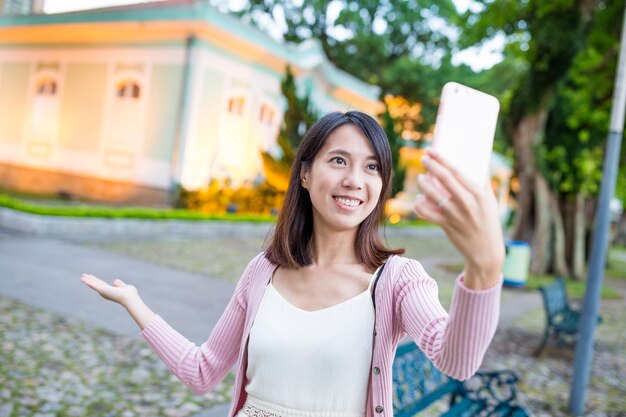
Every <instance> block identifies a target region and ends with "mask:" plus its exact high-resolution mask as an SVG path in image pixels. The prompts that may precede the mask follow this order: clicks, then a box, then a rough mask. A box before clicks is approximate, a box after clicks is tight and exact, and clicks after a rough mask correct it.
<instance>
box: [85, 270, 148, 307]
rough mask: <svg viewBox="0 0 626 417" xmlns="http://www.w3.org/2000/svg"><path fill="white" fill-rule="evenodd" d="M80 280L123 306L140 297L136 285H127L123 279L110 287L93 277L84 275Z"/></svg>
mask: <svg viewBox="0 0 626 417" xmlns="http://www.w3.org/2000/svg"><path fill="white" fill-rule="evenodd" d="M80 280H81V281H82V282H83V283H84V284H85V285H87V286H88V287H90V288H92V289H93V290H95V291H96V292H97V293H98V294H100V295H101V296H102V297H103V298H105V299H107V300H110V301H114V302H116V303H119V304H121V305H125V303H126V302H127V301H128V300H130V299H131V298H132V297H136V296H137V295H138V292H137V288H135V286H134V285H128V284H125V283H124V281H122V280H121V279H116V280H114V281H113V285H110V284H108V283H107V282H105V281H103V280H101V279H100V278H97V277H95V276H93V275H89V274H83V276H82V277H81V278H80Z"/></svg>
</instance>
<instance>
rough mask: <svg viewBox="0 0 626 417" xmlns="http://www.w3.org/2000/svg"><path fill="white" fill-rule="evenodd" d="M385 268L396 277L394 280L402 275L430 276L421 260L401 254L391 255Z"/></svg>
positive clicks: (414, 276) (409, 276) (413, 276)
mask: <svg viewBox="0 0 626 417" xmlns="http://www.w3.org/2000/svg"><path fill="white" fill-rule="evenodd" d="M385 269H386V270H387V273H388V274H389V275H391V276H392V277H393V278H394V281H395V280H397V279H400V278H402V277H408V278H411V277H412V278H423V277H424V276H428V274H427V273H426V271H425V270H424V267H423V266H422V264H421V263H420V262H419V261H417V260H415V259H411V258H407V257H405V256H399V255H392V256H390V257H389V258H388V259H387V261H386V262H385Z"/></svg>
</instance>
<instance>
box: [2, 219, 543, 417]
mask: <svg viewBox="0 0 626 417" xmlns="http://www.w3.org/2000/svg"><path fill="white" fill-rule="evenodd" d="M427 263H428V262H425V266H426V264H427ZM83 272H88V273H92V274H93V275H96V276H99V277H101V278H103V279H106V280H108V281H109V282H110V281H112V280H113V279H114V278H121V279H124V280H125V281H127V282H128V283H132V284H133V285H136V286H137V287H138V288H139V290H140V293H141V296H142V298H143V299H144V300H145V301H146V303H147V304H148V305H149V306H150V307H151V308H152V309H153V310H154V311H155V312H157V313H158V314H160V315H162V316H163V317H164V318H165V319H166V320H167V321H168V322H169V323H170V324H171V325H172V326H173V327H174V328H176V329H177V330H179V331H180V332H181V333H182V334H184V335H185V336H186V337H187V338H189V339H190V340H191V341H193V342H195V343H197V344H200V343H202V342H203V341H204V340H206V338H207V336H208V335H209V333H210V331H211V329H212V328H213V326H214V325H215V323H216V322H217V320H218V319H219V317H220V315H221V313H222V312H223V310H224V308H225V307H226V305H227V303H228V301H229V299H230V297H231V295H232V292H233V289H234V284H232V283H229V282H226V281H222V280H217V279H212V278H209V277H206V276H200V275H197V274H191V273H187V272H184V271H181V270H177V269H172V268H166V267H162V266H155V265H153V264H150V263H147V262H142V261H138V260H134V259H130V258H127V257H124V256H120V255H116V254H113V253H110V252H105V251H103V250H100V249H95V248H89V247H85V246H82V245H78V244H73V243H70V242H67V241H62V240H57V239H52V238H46V237H35V236H29V235H24V234H21V233H16V232H10V231H7V230H3V229H0V293H2V294H5V295H7V296H10V297H13V298H16V299H18V300H20V301H23V302H25V303H27V304H30V305H34V306H38V307H42V308H44V309H47V310H49V311H52V312H56V313H59V314H62V315H65V316H68V317H72V318H77V319H80V320H83V321H84V322H86V323H87V324H88V325H90V326H93V327H100V328H104V329H107V330H110V331H112V332H115V333H119V334H124V335H128V336H135V337H138V336H139V329H138V327H137V325H136V324H135V323H134V322H133V321H132V319H131V318H130V317H129V316H128V314H127V313H126V312H125V311H124V310H123V309H122V308H121V307H120V306H119V305H117V304H114V303H111V302H108V301H106V300H104V299H102V298H100V297H99V296H98V295H97V294H96V293H95V292H94V291H92V290H91V289H89V288H87V287H86V286H85V285H84V284H82V283H81V282H80V281H79V278H80V276H81V274H82V273H83ZM173 282H174V283H176V284H175V285H172V283H173ZM507 291H513V293H510V294H508V297H506V302H505V303H503V306H502V316H501V320H500V325H501V326H506V325H507V324H508V323H510V322H511V321H512V320H515V318H516V317H518V316H519V315H522V314H524V313H526V312H528V311H530V310H532V309H534V308H537V307H539V306H540V303H541V300H540V298H539V295H538V293H537V292H533V293H529V292H521V291H518V290H507ZM198 323H202V324H203V325H202V326H199V325H198ZM227 411H228V404H222V405H219V406H216V407H213V408H212V409H210V410H207V411H203V412H202V413H200V414H197V415H196V416H195V417H218V416H224V415H226V413H227Z"/></svg>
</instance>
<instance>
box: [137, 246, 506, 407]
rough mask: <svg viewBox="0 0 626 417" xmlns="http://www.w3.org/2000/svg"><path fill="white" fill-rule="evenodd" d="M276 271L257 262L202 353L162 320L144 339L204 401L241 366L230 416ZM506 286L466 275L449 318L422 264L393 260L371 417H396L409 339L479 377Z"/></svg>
mask: <svg viewBox="0 0 626 417" xmlns="http://www.w3.org/2000/svg"><path fill="white" fill-rule="evenodd" d="M276 267H277V266H276V265H274V264H272V263H271V262H270V261H269V260H268V259H267V258H266V257H265V255H264V253H260V254H259V255H257V256H256V257H255V258H254V259H253V260H252V261H250V263H249V264H248V266H247V267H246V269H245V271H244V273H243V275H242V277H241V279H240V280H239V283H238V284H237V286H236V288H235V292H234V294H233V297H232V298H231V300H230V302H229V303H228V306H227V307H226V310H225V311H224V313H223V314H222V317H221V318H220V320H219V321H218V323H217V325H216V326H215V328H214V329H213V331H212V332H211V335H210V336H209V338H208V340H207V341H206V342H204V343H203V344H202V345H201V346H199V347H198V346H196V345H195V344H194V343H192V342H190V341H189V340H187V339H186V338H185V337H184V336H182V335H180V334H179V333H178V332H177V331H176V330H174V329H173V328H172V327H170V326H169V325H168V324H167V323H166V322H165V321H164V320H163V319H162V318H161V317H160V316H158V315H157V316H156V317H155V318H154V319H153V320H151V321H150V323H149V324H148V325H147V326H146V328H145V329H144V330H143V331H142V332H141V335H142V336H143V337H144V338H145V339H146V340H147V341H148V343H149V344H150V345H151V346H152V349H153V350H154V351H155V352H156V353H157V355H158V356H159V357H160V358H161V359H162V360H163V362H165V364H166V365H167V366H168V368H169V369H170V370H171V371H172V372H173V373H174V374H175V375H176V376H177V377H178V378H179V379H180V380H181V381H182V382H184V383H185V384H186V385H187V386H188V387H189V388H191V389H192V390H193V391H194V392H196V393H198V394H203V393H206V392H208V391H210V390H211V389H212V388H213V387H215V386H216V385H217V384H218V383H219V382H220V381H222V379H223V378H224V376H225V375H226V374H227V373H228V371H229V370H230V369H231V368H232V366H233V365H234V364H235V361H237V363H238V364H239V365H238V368H237V375H236V380H235V386H234V391H233V398H232V403H231V407H230V412H229V414H228V416H229V417H233V416H235V415H236V414H237V412H238V411H239V410H240V409H241V408H242V407H243V404H244V402H245V400H246V392H245V386H246V382H247V380H246V368H247V358H248V355H247V347H248V335H249V334H250V328H251V327H252V323H253V321H254V317H255V315H256V312H257V309H258V307H259V304H260V302H261V298H262V296H263V293H264V290H265V287H266V285H267V284H268V283H269V281H270V278H271V276H272V274H273V272H274V270H275V269H276ZM501 283H502V278H500V282H499V283H498V284H497V285H495V286H493V287H492V288H489V289H486V290H481V291H474V290H470V289H469V288H467V287H466V286H465V285H463V277H462V276H460V277H459V278H458V279H457V281H456V287H455V293H454V296H453V300H452V305H451V308H450V315H448V313H446V311H445V310H444V308H443V307H442V306H441V303H440V302H439V299H438V289H437V284H436V282H435V280H433V279H432V278H431V277H430V276H428V274H427V273H426V272H425V271H424V269H423V268H422V266H421V264H420V263H419V262H417V261H414V260H411V259H407V258H404V257H400V256H391V257H390V258H389V259H388V260H387V263H386V265H385V268H384V269H383V272H382V274H381V276H380V279H379V281H378V285H377V286H376V293H375V300H376V309H375V310H376V315H375V317H376V318H375V326H374V334H373V354H372V365H371V372H370V379H369V384H368V393H367V406H366V417H382V416H388V417H391V416H392V415H393V406H392V379H391V369H392V363H393V359H394V354H395V350H396V346H397V345H398V342H399V341H400V340H401V339H402V338H403V337H404V336H405V334H408V336H409V337H410V338H411V339H413V340H414V341H415V342H416V343H417V344H418V345H419V347H420V348H421V349H422V350H423V351H424V352H425V353H426V356H427V357H428V358H429V359H430V360H431V361H432V362H433V363H434V364H435V365H436V366H437V368H439V369H440V370H441V371H442V372H444V373H446V374H447V375H450V376H452V377H454V378H456V379H460V380H464V379H467V378H469V377H470V376H472V375H473V374H474V373H475V372H476V371H477V370H478V367H479V366H480V363H481V361H482V358H483V356H484V354H485V351H486V350H487V347H488V346H489V343H490V342H491V339H492V338H493V335H494V333H495V330H496V326H497V322H498V316H499V309H500V291H501Z"/></svg>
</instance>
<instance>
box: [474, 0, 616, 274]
mask: <svg viewBox="0 0 626 417" xmlns="http://www.w3.org/2000/svg"><path fill="white" fill-rule="evenodd" d="M480 3H481V4H482V6H483V8H482V10H481V11H479V12H475V13H468V15H467V16H466V18H467V22H468V28H469V30H468V31H467V32H466V35H468V36H467V37H466V42H468V43H472V42H478V41H480V40H482V39H485V38H488V37H491V36H493V35H495V34H496V33H504V34H505V35H506V36H507V39H508V46H507V53H508V54H509V55H512V56H516V57H518V58H520V59H523V60H524V61H525V62H526V63H527V68H528V70H527V72H526V73H525V74H524V75H523V76H522V77H521V78H520V79H519V82H518V83H517V85H516V87H515V88H514V89H513V94H512V97H513V98H514V99H513V100H511V102H510V106H509V109H508V112H507V115H506V116H507V117H506V119H505V120H506V123H505V133H506V134H507V135H508V136H509V137H510V138H511V140H512V143H513V146H514V149H515V156H516V172H517V175H518V178H519V181H520V191H519V193H518V196H517V197H518V210H517V215H516V222H515V231H514V237H515V238H517V239H521V240H526V241H529V242H532V248H533V253H534V256H533V261H532V265H531V269H532V270H533V271H534V272H545V271H548V270H552V271H553V272H555V273H558V274H563V275H565V274H568V273H569V272H570V270H572V269H573V270H574V271H577V274H578V271H580V266H579V265H578V266H576V267H574V268H572V267H573V266H574V265H573V263H572V262H573V261H572V259H573V258H572V257H570V259H569V262H568V259H567V257H566V256H565V254H566V252H567V251H566V241H567V240H566V223H567V222H569V216H570V215H566V216H565V217H566V218H565V220H564V212H565V210H564V207H563V206H562V195H561V193H562V192H564V191H567V190H566V189H562V188H561V187H574V186H576V187H578V186H579V185H581V184H582V183H581V182H580V181H579V182H576V181H574V179H575V177H577V178H579V179H580V178H582V176H584V180H585V181H586V182H585V184H587V185H588V187H587V188H589V187H591V188H590V189H588V190H586V191H585V192H588V191H591V190H592V189H593V186H592V185H591V184H593V183H594V181H596V182H597V176H596V175H595V174H594V173H596V172H597V169H598V167H599V166H600V165H599V164H598V163H597V162H598V161H599V151H598V147H597V144H595V143H593V142H590V141H589V139H590V137H589V132H588V131H587V132H586V133H585V132H584V131H583V130H580V129H579V127H580V126H575V123H574V124H571V122H572V121H573V120H577V117H576V116H573V117H572V113H571V112H572V111H574V110H575V109H580V108H581V107H580V106H581V105H582V106H583V107H584V106H585V105H586V106H588V107H587V109H594V107H593V106H596V105H597V102H598V101H597V99H594V100H591V101H589V100H587V101H584V100H583V97H580V96H579V97H576V94H573V93H574V91H575V90H576V89H578V88H579V87H580V82H579V81H580V78H581V77H583V78H585V77H587V78H591V77H594V76H597V74H595V73H585V71H586V70H585V69H584V68H585V64H584V63H585V62H587V65H588V61H589V58H591V57H592V56H593V54H592V50H593V48H594V47H593V45H594V36H596V37H597V36H598V34H599V33H600V32H601V31H605V32H606V33H607V34H609V35H610V36H617V34H619V27H618V28H617V29H609V28H607V27H603V26H602V24H601V23H599V21H600V20H601V19H602V18H601V16H606V12H605V11H606V10H607V9H608V8H613V9H614V6H615V4H609V2H604V1H598V0H577V1H576V0H559V1H554V2H543V1H539V0H529V1H526V2H515V1H510V0H495V1H481V2H480ZM609 6H610V7H609ZM617 7H619V5H618V6H617ZM622 7H623V6H622ZM612 12H615V10H612ZM617 15H618V16H621V14H619V13H618V14H617ZM611 27H613V26H611ZM599 31H600V32H599ZM585 54H587V55H585ZM589 54H591V55H589ZM577 72H578V75H576V73H577ZM577 78H578V79H579V81H575V80H576V79H577ZM607 79H610V80H612V79H613V78H612V77H607V78H603V80H604V81H605V82H606V80H607ZM576 83H578V84H579V85H578V86H575V84H576ZM606 84H610V82H608V83H606ZM568 86H569V87H568ZM588 87H589V88H590V89H593V88H594V87H593V86H592V85H591V84H590V85H589V86H588ZM589 91H591V90H589ZM581 101H582V102H581ZM590 113H594V112H593V111H591V112H590ZM594 117H596V118H597V116H594ZM578 119H580V118H578ZM580 120H582V119H580ZM548 121H549V122H548ZM568 124H569V126H568ZM546 127H547V128H548V130H546ZM605 129H606V128H605ZM604 137H606V135H604ZM585 141H587V142H588V146H587V145H586V144H585ZM565 143H568V144H569V145H567V146H562V145H563V144H565ZM594 146H595V147H594ZM570 167H574V168H573V169H571V168H570ZM568 171H571V172H570V173H568ZM574 174H575V175H574ZM565 178H569V182H568V181H563V180H564V179H565ZM568 184H569V185H568ZM575 184H578V185H575ZM572 189H573V188H572ZM583 190H584V188H583ZM579 206H581V205H580V204H579ZM581 210H583V209H582V207H578V208H577V211H576V210H575V214H574V216H578V217H579V218H580V217H581V216H584V213H583V212H582V211H581ZM576 213H577V214H576ZM566 221H567V222H566ZM570 234H571V233H570ZM575 235H576V236H579V235H580V232H578V234H576V233H575ZM578 252H580V249H579V250H578ZM582 252H583V253H584V250H583V251H582Z"/></svg>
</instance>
